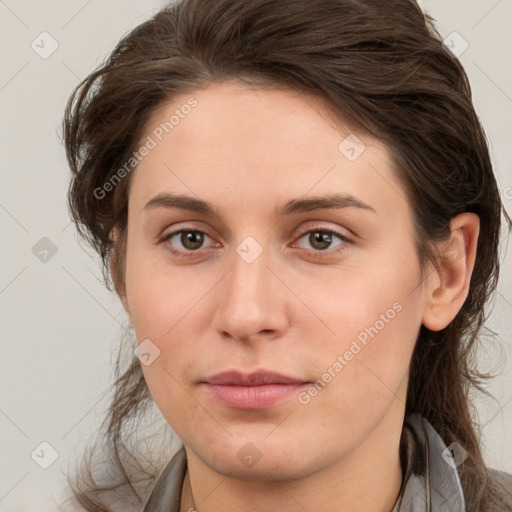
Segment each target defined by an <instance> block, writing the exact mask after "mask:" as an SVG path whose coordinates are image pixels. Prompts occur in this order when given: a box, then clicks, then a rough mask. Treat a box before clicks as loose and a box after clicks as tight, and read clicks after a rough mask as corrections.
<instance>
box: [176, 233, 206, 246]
mask: <svg viewBox="0 0 512 512" xmlns="http://www.w3.org/2000/svg"><path fill="white" fill-rule="evenodd" d="M183 236H184V237H185V238H184V239H183ZM183 236H182V241H181V242H182V243H183V245H184V246H185V247H188V248H189V249H197V248H198V247H201V244H202V241H203V240H202V235H201V233H198V232H196V231H187V232H185V233H183ZM188 244H191V246H190V245H188Z"/></svg>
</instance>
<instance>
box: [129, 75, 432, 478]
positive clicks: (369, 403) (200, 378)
mask: <svg viewBox="0 0 512 512" xmlns="http://www.w3.org/2000/svg"><path fill="white" fill-rule="evenodd" d="M191 98H193V99H191ZM173 116H174V117H173ZM329 119H331V117H330V116H328V115H326V110H325V106H324V105H323V104H322V103H320V102H319V101H318V100H315V99H313V98H311V97H310V98H306V97H305V96H304V95H303V94H300V93H297V92H290V91H277V90H275V91H268V90H251V89H249V88H247V87H244V86H243V85H239V84H238V85H235V84H233V83H231V84H228V83H225V84H222V85H219V84H215V85H212V86H210V87H209V88H207V89H205V90H201V91H197V92H194V93H193V94H190V95H182V96H179V97H176V98H175V99H174V100H173V101H172V103H168V104H167V105H164V106H161V107H160V108H159V109H158V110H157V111H155V113H154V115H153V116H152V117H151V119H150V121H149V123H148V124H147V127H146V132H145V134H144V136H143V137H142V139H141V144H145V145H146V150H142V151H139V156H141V158H142V159H141V161H140V163H139V164H138V167H137V169H136V171H134V176H133V182H132V185H131V189H130V197H129V216H128V243H127V260H126V307H127V309H128V311H129V315H130V318H131V322H132V325H133V328H134V330H135V333H136V336H137V341H138V343H139V344H140V343H142V345H140V346H139V352H140V357H141V361H142V368H143V371H144V376H145V378H146V381H147V384H148V386H149V389H150V391H151V394H152V396H153V398H154V401H155V403H156V405H157V406H158V408H159V409H160V411H161V412H162V414H163V415H164V417H165V418H166V420H167V421H168V423H169V424H170V425H171V427H172V428H173V430H174V431H175V432H176V433H177V434H178V436H179V437H180V438H181V440H182V441H183V442H184V444H185V446H186V448H187V451H188V452H189V453H193V454H194V455H195V456H196V457H198V458H199V459H200V460H201V461H202V462H203V463H205V464H207V465H208V466H209V467H210V468H212V469H214V470H216V471H218V472H220V473H223V474H228V473H231V474H232V475H233V476H237V475H238V476H239V477H241V478H254V479H264V478H267V477H268V474H269V473H270V474H272V476H273V478H274V479H280V478H283V479H284V478H290V477H297V478H298V477H301V476H304V475H307V474H310V473H313V472H315V471H318V470H320V469H322V468H325V467H327V466H329V465H331V464H333V463H335V462H336V461H339V460H341V459H342V458H343V457H348V456H349V455H350V454H351V453H352V452H353V451H354V450H356V449H359V450H363V449H364V447H366V449H367V450H370V449H371V446H372V441H371V440H372V439H376V438H378V437H379V436H380V437H381V438H382V436H383V435H385V433H386V432H390V431H393V432H397V431H398V432H399V431H400V430H401V425H402V420H403V413H404V407H405V406H404V403H405V397H406V386H407V379H408V366H409V362H410V359H411V356H412V351H413V348H414V344H415V340H416V337H417V334H418V331H419V328H420V326H421V323H422V313H423V308H424V296H423V288H422V286H421V277H420V267H419V262H418V259H417V256H416V253H415V249H414V244H413V224H412V213H411V209H410V207H409V205H408V203H407V201H406V199H405V192H404V189H403V188H402V186H401V185H400V183H399V182H398V181H397V180H396V179H395V177H394V176H393V173H392V161H391V158H390V154H389V153H388V151H387V149H386V147H384V146H383V145H382V144H381V143H379V142H378V141H376V140H374V139H371V138H369V137H367V136H364V135H357V134H355V135H356V136H358V137H359V140H358V139H356V138H354V137H353V135H354V132H352V131H351V130H350V129H349V128H348V127H346V126H342V124H341V123H338V126H335V125H334V124H333V122H332V121H329ZM166 123H167V124H166ZM347 137H348V139H347ZM359 142H362V143H363V144H364V146H363V145H361V144H360V143H359ZM143 155H145V156H143ZM165 195H167V196H168V197H167V199H165V197H166V196H165ZM171 196H173V197H174V196H186V197H187V198H189V199H188V200H184V199H181V200H179V201H178V200H176V199H172V197H171ZM334 196H339V197H338V199H337V200H336V201H334V200H333V198H334ZM345 196H353V198H352V199H351V200H349V199H347V198H346V197H345ZM155 197H160V200H155V201H153V202H152V203H151V201H152V200H153V199H154V198H155ZM343 197H345V199H343ZM313 198H314V199H315V200H318V201H317V202H316V203H315V202H311V201H312V199H313ZM322 198H324V199H322ZM322 201H324V202H323V203H322ZM199 202H201V205H203V202H204V203H208V205H209V210H211V211H208V210H207V209H206V208H204V207H201V208H199V207H198V205H199ZM359 203H360V204H359ZM363 204H364V205H366V206H364V207H363V206H362V205H363ZM231 371H232V372H239V373H240V374H242V375H248V374H252V373H255V372H272V373H277V374H280V375H281V377H275V376H274V377H275V378H274V380H272V378H270V380H263V381H257V380H254V381H250V380H249V381H247V382H245V381H243V380H242V381H236V380H234V379H233V377H232V376H229V375H228V376H227V377H226V379H225V380H224V381H223V380H222V379H220V377H219V379H220V380H216V379H215V378H214V377H215V376H218V375H219V374H221V373H223V372H231ZM283 377H287V378H288V380H286V379H284V378H283ZM237 383H238V385H234V384H237ZM256 384H259V385H256ZM375 446H376V445H375Z"/></svg>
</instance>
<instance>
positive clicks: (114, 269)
mask: <svg viewBox="0 0 512 512" xmlns="http://www.w3.org/2000/svg"><path fill="white" fill-rule="evenodd" d="M110 239H111V240H113V241H114V243H115V242H117V240H118V239H119V232H118V231H117V228H116V227H114V228H112V231H111V232H110ZM118 265H119V262H118V261H117V259H116V251H114V250H113V251H112V253H111V255H110V259H109V268H110V275H111V276H112V281H113V283H114V287H115V290H116V292H117V296H118V297H119V299H120V300H121V303H122V304H123V307H124V310H125V311H126V313H127V315H128V317H130V310H129V308H128V302H127V299H126V292H125V286H124V284H123V283H122V282H121V278H120V276H119V275H118V270H119V268H118Z"/></svg>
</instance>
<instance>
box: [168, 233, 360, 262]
mask: <svg viewBox="0 0 512 512" xmlns="http://www.w3.org/2000/svg"><path fill="white" fill-rule="evenodd" d="M181 233H201V234H203V235H206V236H207V237H209V238H212V237H210V235H208V233H205V232H204V231H201V230H199V229H180V230H177V231H173V232H172V233H168V234H166V235H164V236H163V238H162V239H161V240H160V243H164V242H167V241H169V240H170V239H171V238H173V237H174V236H175V235H178V234H181ZM310 233H322V234H329V235H335V236H337V237H338V238H340V239H341V240H342V241H343V242H345V243H344V244H340V246H341V248H338V249H331V250H329V249H325V250H323V251H322V250H315V249H312V251H313V254H312V256H313V257H315V258H323V257H326V255H328V256H332V255H333V254H339V253H341V252H342V251H345V250H346V249H347V247H346V246H347V245H351V244H353V243H354V242H353V240H351V239H350V238H348V237H346V236H345V235H342V234H341V233H338V232H337V231H332V230H329V229H321V228H314V229H309V230H307V231H304V232H303V233H302V234H300V235H299V237H298V238H297V240H300V239H301V238H303V237H304V236H305V235H309V234H310ZM294 243H295V242H294ZM166 248H167V250H169V251H170V252H171V253H172V254H174V255H177V256H183V257H185V258H193V257H195V256H196V254H197V253H198V252H199V251H200V249H197V250H195V251H191V250H185V251H183V250H176V249H173V248H171V246H170V244H169V245H168V246H167V247H166ZM299 249H300V250H303V251H310V250H309V249H303V248H302V247H299Z"/></svg>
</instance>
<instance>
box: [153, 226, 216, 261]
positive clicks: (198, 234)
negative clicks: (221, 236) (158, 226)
mask: <svg viewBox="0 0 512 512" xmlns="http://www.w3.org/2000/svg"><path fill="white" fill-rule="evenodd" d="M205 237H207V238H210V237H209V236H208V235H207V234H206V233H205V232H203V231H198V230H196V229H182V230H180V231H174V232H173V233H169V234H167V235H165V236H164V237H163V238H162V240H161V241H162V242H168V241H169V242H171V243H169V244H167V247H168V249H169V250H170V251H171V252H172V253H173V254H179V255H184V256H189V255H188V254H186V253H187V252H188V253H192V252H198V249H200V248H201V246H202V245H203V243H204V240H205ZM173 238H176V241H175V242H172V239H173ZM210 239H211V238H210ZM177 242H179V243H180V244H181V245H182V247H183V248H182V249H181V248H180V249H179V250H176V249H174V248H173V247H174V246H176V243H177Z"/></svg>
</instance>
